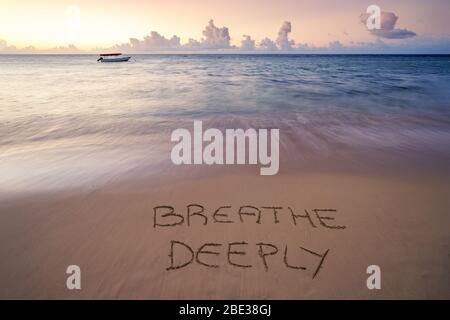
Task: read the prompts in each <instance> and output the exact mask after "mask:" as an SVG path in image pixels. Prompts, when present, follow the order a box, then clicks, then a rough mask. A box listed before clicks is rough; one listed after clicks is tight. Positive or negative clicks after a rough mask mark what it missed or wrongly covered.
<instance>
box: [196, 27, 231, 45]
mask: <svg viewBox="0 0 450 320" xmlns="http://www.w3.org/2000/svg"><path fill="white" fill-rule="evenodd" d="M203 35H204V36H205V38H204V39H203V40H202V41H201V46H202V48H203V49H228V48H230V33H229V31H228V28H227V27H222V28H218V27H216V26H215V25H214V21H213V20H209V23H208V25H207V26H206V27H205V30H203Z"/></svg>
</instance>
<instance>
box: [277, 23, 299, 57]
mask: <svg viewBox="0 0 450 320" xmlns="http://www.w3.org/2000/svg"><path fill="white" fill-rule="evenodd" d="M291 31H292V26H291V23H290V22H289V21H285V22H283V25H282V26H281V28H280V31H278V37H277V40H276V43H277V45H278V48H279V49H280V50H282V51H289V50H292V49H293V46H294V45H295V42H294V41H293V40H289V33H291Z"/></svg>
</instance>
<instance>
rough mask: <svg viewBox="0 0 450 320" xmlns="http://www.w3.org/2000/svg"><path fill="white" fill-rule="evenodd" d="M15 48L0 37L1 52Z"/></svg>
mask: <svg viewBox="0 0 450 320" xmlns="http://www.w3.org/2000/svg"><path fill="white" fill-rule="evenodd" d="M16 50H17V48H16V47H15V46H10V45H8V42H6V40H2V39H0V51H1V52H14V51H16Z"/></svg>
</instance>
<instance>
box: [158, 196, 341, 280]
mask: <svg viewBox="0 0 450 320" xmlns="http://www.w3.org/2000/svg"><path fill="white" fill-rule="evenodd" d="M337 215H338V211H337V210H336V209H330V208H326V209H323V208H320V209H301V210H298V209H294V208H293V207H290V206H286V207H283V206H261V207H257V206H253V205H242V206H239V207H233V206H231V205H223V206H219V207H215V208H213V209H207V208H205V206H203V205H200V204H189V205H187V206H186V207H184V208H182V209H181V210H180V209H179V208H178V209H176V208H175V207H173V206H169V205H163V206H156V207H154V208H153V227H154V228H157V229H161V228H174V227H182V228H183V227H184V228H186V227H187V228H190V227H201V226H208V225H223V226H224V225H225V224H226V225H228V226H233V224H234V225H237V224H245V223H250V224H254V225H255V226H257V225H262V224H279V223H283V222H284V223H289V224H291V225H292V226H293V227H297V226H299V225H301V224H303V225H307V226H308V227H310V228H313V229H314V228H317V229H324V230H330V231H331V230H343V229H346V226H345V225H343V224H339V223H338V222H337V221H336V218H337ZM196 230H198V229H196ZM252 253H253V254H256V255H257V257H258V259H251V257H248V256H249V255H250V254H252ZM329 254H330V249H329V248H325V249H324V248H322V249H321V250H317V249H312V248H308V247H306V246H305V245H302V244H298V245H295V246H289V245H287V244H283V245H280V244H276V243H271V242H268V241H256V242H253V243H250V242H248V241H246V240H243V239H239V240H237V239H232V240H230V241H228V242H227V243H219V242H215V241H206V242H204V243H201V244H200V245H198V244H197V245H193V244H192V243H188V241H186V240H183V241H180V240H172V241H170V244H169V258H170V264H169V266H168V267H167V268H166V270H180V269H184V268H186V267H188V266H189V265H192V264H197V265H201V266H204V267H207V268H220V267H223V266H225V265H228V266H231V267H233V268H241V269H248V268H258V267H260V268H263V269H264V270H265V271H270V270H271V268H272V269H273V268H274V266H275V265H276V264H278V265H280V264H281V266H283V267H284V268H287V269H291V270H299V271H306V272H307V271H309V272H310V274H311V276H312V278H315V277H316V276H317V275H318V273H319V271H320V270H321V269H322V268H323V266H324V263H325V261H326V258H327V257H328V256H329ZM219 257H223V258H222V260H223V262H222V263H218V258H219ZM276 259H278V261H276ZM255 261H256V262H255Z"/></svg>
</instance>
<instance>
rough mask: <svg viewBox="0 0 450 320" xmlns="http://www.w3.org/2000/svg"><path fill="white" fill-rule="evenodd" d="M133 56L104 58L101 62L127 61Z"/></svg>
mask: <svg viewBox="0 0 450 320" xmlns="http://www.w3.org/2000/svg"><path fill="white" fill-rule="evenodd" d="M130 58H131V57H119V58H103V59H101V60H100V62H126V61H128V60H130Z"/></svg>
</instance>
